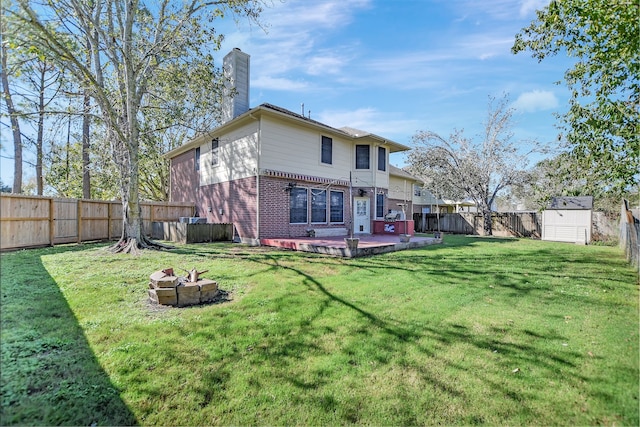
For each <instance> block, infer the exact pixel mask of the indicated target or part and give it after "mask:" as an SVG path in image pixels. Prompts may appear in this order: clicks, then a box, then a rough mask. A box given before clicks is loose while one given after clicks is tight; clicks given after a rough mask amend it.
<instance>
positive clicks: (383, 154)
mask: <svg viewBox="0 0 640 427" xmlns="http://www.w3.org/2000/svg"><path fill="white" fill-rule="evenodd" d="M378 170H379V171H383V172H384V171H386V170H387V149H386V148H384V147H378Z"/></svg>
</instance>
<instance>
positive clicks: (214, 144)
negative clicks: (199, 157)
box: [211, 138, 220, 166]
mask: <svg viewBox="0 0 640 427" xmlns="http://www.w3.org/2000/svg"><path fill="white" fill-rule="evenodd" d="M218 163H220V141H219V140H218V138H215V139H212V140H211V165H212V166H216V165H217V164H218Z"/></svg>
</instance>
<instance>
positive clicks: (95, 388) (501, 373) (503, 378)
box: [0, 236, 639, 426]
mask: <svg viewBox="0 0 640 427" xmlns="http://www.w3.org/2000/svg"><path fill="white" fill-rule="evenodd" d="M0 261H1V268H2V274H1V286H0V287H1V291H2V325H1V326H2V336H1V338H2V359H1V373H0V376H1V391H2V412H1V414H0V415H1V418H0V424H2V425H16V424H22V425H24V424H72V425H89V424H97V425H123V424H141V425H256V424H259V425H294V424H295V425H300V424H302V425H336V424H373V425H425V424H465V425H467V424H480V423H484V424H496V425H523V424H532V425H595V424H604V425H633V426H635V425H638V424H639V416H638V406H639V402H638V395H639V380H638V377H639V371H638V363H639V360H638V359H639V358H638V354H639V345H638V343H639V337H638V325H639V315H638V277H637V273H636V272H635V271H634V270H633V268H631V267H629V266H628V265H627V264H626V262H625V260H624V256H623V254H622V253H621V252H620V251H619V250H618V249H617V248H612V247H604V246H599V247H596V246H576V245H569V244H558V243H550V242H540V241H533V240H516V239H484V238H471V237H459V236H446V240H445V244H444V245H441V246H430V247H425V248H421V249H415V250H410V251H402V252H395V253H390V254H385V255H379V256H375V257H370V258H359V259H338V258H328V257H324V256H319V255H314V254H304V253H295V252H289V251H281V250H275V249H269V248H249V247H244V246H241V245H230V244H209V245H186V246H180V247H179V248H178V249H176V250H174V251H171V252H167V253H157V252H146V253H144V254H143V255H141V256H139V257H130V256H127V255H111V254H109V253H107V252H106V251H105V250H104V246H103V245H84V246H67V247H55V248H47V249H41V250H28V251H19V252H13V253H5V254H2V255H1V259H0ZM166 267H174V269H178V268H183V269H191V268H197V269H198V270H207V269H208V270H209V272H208V273H205V274H204V275H203V276H204V277H206V278H212V279H215V280H217V281H218V282H219V284H220V288H221V289H222V290H223V291H224V293H223V295H224V297H225V298H224V299H223V301H221V302H219V303H217V304H210V305H204V306H198V307H190V308H182V309H178V308H161V307H154V306H151V305H149V303H148V301H147V296H146V292H147V291H146V288H147V281H148V276H149V275H150V274H151V273H152V272H153V271H155V270H159V269H161V268H166Z"/></svg>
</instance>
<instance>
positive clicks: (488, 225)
mask: <svg viewBox="0 0 640 427" xmlns="http://www.w3.org/2000/svg"><path fill="white" fill-rule="evenodd" d="M482 216H483V219H484V221H483V222H484V235H485V236H493V222H492V220H491V209H486V208H485V209H483V210H482Z"/></svg>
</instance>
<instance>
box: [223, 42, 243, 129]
mask: <svg viewBox="0 0 640 427" xmlns="http://www.w3.org/2000/svg"><path fill="white" fill-rule="evenodd" d="M222 67H223V70H224V75H225V78H226V83H225V91H224V94H223V100H222V123H226V122H228V121H230V120H233V119H235V118H236V117H238V116H239V115H241V114H243V113H245V112H247V111H249V55H247V54H246V53H244V52H242V51H241V50H240V49H238V48H237V47H236V48H233V50H232V51H231V52H229V53H228V54H227V55H225V57H224V60H223V63H222ZM234 89H235V91H234ZM233 92H235V94H233Z"/></svg>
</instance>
